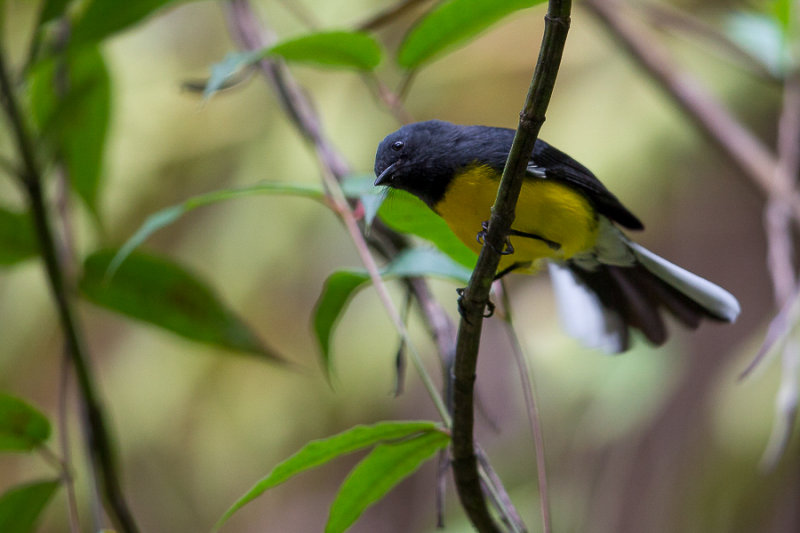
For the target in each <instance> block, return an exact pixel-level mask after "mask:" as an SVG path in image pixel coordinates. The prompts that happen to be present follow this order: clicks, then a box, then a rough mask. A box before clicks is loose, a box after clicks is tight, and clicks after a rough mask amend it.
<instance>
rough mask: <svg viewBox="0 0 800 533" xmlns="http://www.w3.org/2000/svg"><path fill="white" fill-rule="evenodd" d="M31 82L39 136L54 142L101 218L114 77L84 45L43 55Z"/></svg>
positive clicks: (71, 180) (78, 190) (72, 179)
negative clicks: (104, 156) (107, 134)
mask: <svg viewBox="0 0 800 533" xmlns="http://www.w3.org/2000/svg"><path fill="white" fill-rule="evenodd" d="M62 78H63V80H62ZM29 83H30V87H31V91H30V93H31V108H32V113H33V116H34V119H35V121H36V123H37V125H38V127H39V130H40V133H41V135H42V136H43V137H45V138H46V139H47V140H48V141H49V142H51V143H52V144H53V150H54V151H55V153H56V156H57V157H60V158H61V159H62V160H63V162H64V164H65V166H66V170H67V173H68V175H69V183H70V185H71V186H72V188H73V189H74V191H75V192H76V193H77V194H78V196H79V197H80V198H81V199H82V200H83V202H84V203H85V204H86V206H87V207H88V208H89V210H90V212H91V213H92V214H93V215H94V216H95V217H96V218H97V219H98V220H99V213H98V207H97V200H98V194H99V190H100V184H101V177H102V170H103V153H104V148H105V141H106V133H107V131H108V124H109V120H110V116H111V103H110V100H111V81H110V77H109V74H108V69H107V68H106V65H105V61H104V59H103V56H102V54H101V53H100V50H99V49H98V48H97V47H86V48H81V49H80V50H79V51H74V52H71V53H68V54H64V55H61V56H58V57H55V58H49V59H46V60H43V61H41V62H40V63H38V64H37V65H36V67H35V68H34V70H33V71H32V73H31V76H30V78H29ZM65 83H66V87H60V86H61V85H64V84H65Z"/></svg>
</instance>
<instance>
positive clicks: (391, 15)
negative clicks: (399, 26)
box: [356, 0, 429, 31]
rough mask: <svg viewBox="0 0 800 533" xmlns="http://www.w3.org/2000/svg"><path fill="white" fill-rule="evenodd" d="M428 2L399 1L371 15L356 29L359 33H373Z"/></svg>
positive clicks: (419, 0)
mask: <svg viewBox="0 0 800 533" xmlns="http://www.w3.org/2000/svg"><path fill="white" fill-rule="evenodd" d="M428 1H429V0H401V1H400V2H397V3H396V4H394V5H393V6H389V7H388V8H386V9H384V10H383V11H381V12H380V13H377V14H376V15H373V16H372V17H370V18H369V19H367V20H365V21H364V22H362V23H360V24H358V25H357V26H356V27H357V28H358V29H359V30H361V31H375V30H377V29H378V28H380V27H382V26H385V25H386V24H389V23H390V22H392V21H393V20H395V19H396V18H398V17H399V16H401V15H402V14H403V13H405V12H406V11H409V10H411V9H413V8H415V7H416V6H417V5H418V4H423V3H425V2H428Z"/></svg>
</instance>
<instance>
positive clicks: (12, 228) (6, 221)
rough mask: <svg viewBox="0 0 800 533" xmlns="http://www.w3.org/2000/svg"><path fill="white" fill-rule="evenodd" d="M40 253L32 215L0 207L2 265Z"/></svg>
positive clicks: (0, 261) (0, 255)
mask: <svg viewBox="0 0 800 533" xmlns="http://www.w3.org/2000/svg"><path fill="white" fill-rule="evenodd" d="M38 253H39V245H38V244H37V242H36V237H35V236H34V233H33V224H32V222H31V218H30V216H29V215H28V214H27V213H15V212H13V211H7V210H6V209H3V208H2V207H0V266H7V265H13V264H15V263H19V262H20V261H24V260H26V259H29V258H31V257H35V256H36V255H37V254H38Z"/></svg>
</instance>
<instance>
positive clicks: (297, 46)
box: [264, 31, 381, 70]
mask: <svg viewBox="0 0 800 533" xmlns="http://www.w3.org/2000/svg"><path fill="white" fill-rule="evenodd" d="M264 55H265V56H266V55H277V56H280V57H282V58H283V59H285V60H286V61H291V62H300V63H310V64H313V65H321V66H327V67H344V68H354V69H357V70H372V69H374V68H375V67H377V66H378V63H380V61H381V47H380V45H379V44H378V42H377V41H376V40H375V39H374V38H373V37H372V36H370V35H367V34H366V33H361V32H348V31H326V32H319V33H312V34H310V35H304V36H302V37H298V38H296V39H290V40H287V41H283V42H280V43H278V44H276V45H274V46H272V47H270V48H268V49H266V50H265V51H264Z"/></svg>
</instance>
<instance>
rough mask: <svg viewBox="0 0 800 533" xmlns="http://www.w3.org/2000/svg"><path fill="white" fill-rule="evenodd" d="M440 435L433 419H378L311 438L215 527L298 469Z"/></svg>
mask: <svg viewBox="0 0 800 533" xmlns="http://www.w3.org/2000/svg"><path fill="white" fill-rule="evenodd" d="M431 433H433V434H436V435H442V433H441V432H440V431H439V429H438V426H437V424H436V423H434V422H427V421H414V422H379V423H377V424H373V425H371V426H363V425H359V426H355V427H353V428H350V429H348V430H347V431H344V432H342V433H339V434H337V435H334V436H332V437H328V438H325V439H319V440H315V441H311V442H309V443H308V444H306V445H305V446H303V448H301V449H300V450H299V451H298V452H297V453H295V454H294V455H292V456H291V457H289V458H288V459H286V460H285V461H283V462H282V463H280V464H279V465H278V466H276V467H275V468H274V469H273V470H272V472H270V473H269V474H268V475H267V476H266V477H264V478H263V479H261V480H260V481H259V482H258V483H256V484H255V485H254V486H253V488H251V489H250V490H249V491H247V493H246V494H245V495H244V496H242V497H241V498H240V499H239V500H238V501H236V503H234V504H233V505H232V506H231V508H230V509H228V510H227V511H226V512H225V514H224V515H222V518H220V520H219V521H218V522H217V524H216V527H215V530H218V529H219V528H220V527H222V525H223V524H224V523H225V522H226V521H227V520H228V519H229V518H230V517H231V516H232V515H233V514H234V513H235V512H236V511H238V510H239V509H241V508H242V507H243V506H245V505H246V504H247V503H249V502H251V501H253V500H254V499H256V498H258V497H259V496H261V495H262V494H263V493H264V492H265V491H267V490H268V489H270V488H272V487H274V486H276V485H279V484H281V483H283V482H284V481H286V480H287V479H289V478H291V477H292V476H295V475H297V474H299V473H301V472H304V471H306V470H309V469H311V468H314V467H316V466H319V465H322V464H324V463H327V462H328V461H331V460H332V459H336V458H337V457H340V456H342V455H346V454H349V453H352V452H355V451H357V450H361V449H363V448H367V447H369V446H372V445H374V444H376V443H378V442H382V441H391V440H396V439H404V438H408V437H410V436H412V435H418V434H431Z"/></svg>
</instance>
